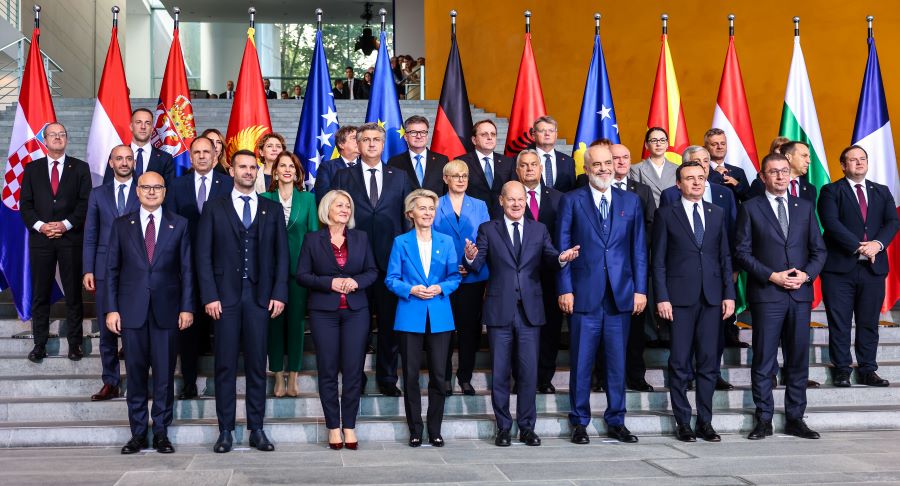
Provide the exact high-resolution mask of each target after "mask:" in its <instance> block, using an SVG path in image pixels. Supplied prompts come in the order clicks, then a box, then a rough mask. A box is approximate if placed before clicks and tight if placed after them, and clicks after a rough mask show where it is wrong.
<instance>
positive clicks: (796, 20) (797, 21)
mask: <svg viewBox="0 0 900 486" xmlns="http://www.w3.org/2000/svg"><path fill="white" fill-rule="evenodd" d="M794 37H800V17H794Z"/></svg>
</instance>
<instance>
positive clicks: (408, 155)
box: [388, 115, 448, 196]
mask: <svg viewBox="0 0 900 486" xmlns="http://www.w3.org/2000/svg"><path fill="white" fill-rule="evenodd" d="M403 129H404V130H405V132H406V133H405V134H404V135H403V138H405V139H406V145H408V146H409V150H408V151H406V152H403V153H402V154H398V155H395V156H393V157H391V158H390V159H388V165H389V166H391V167H396V168H398V169H400V170H402V171H404V172H406V177H407V179H409V182H410V184H411V185H412V188H413V189H428V190H429V191H432V192H434V193H435V194H437V195H438V196H443V195H444V194H446V193H447V184H444V166H445V165H447V162H448V159H447V156H446V155H444V154H439V153H437V152H432V151H430V150H428V148H427V144H428V119H427V118H425V117H424V116H419V115H413V116H411V117H409V118H407V119H406V122H405V123H404V124H403Z"/></svg>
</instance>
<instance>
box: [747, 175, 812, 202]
mask: <svg viewBox="0 0 900 486" xmlns="http://www.w3.org/2000/svg"><path fill="white" fill-rule="evenodd" d="M798 181H799V186H798V190H797V193H798V194H799V195H800V199H803V200H804V201H808V202H809V203H811V204H812V205H813V206H815V205H816V186H814V185H812V184H810V183H809V181H807V180H806V176H800V178H799V179H798ZM790 192H791V186H790V185H788V194H790ZM765 194H766V185H765V184H763V181H762V179H760V178H759V177H757V178H756V180H754V181H753V183H752V184H750V190H748V191H747V194H746V196H745V200H746V199H751V198H754V197H758V196H765Z"/></svg>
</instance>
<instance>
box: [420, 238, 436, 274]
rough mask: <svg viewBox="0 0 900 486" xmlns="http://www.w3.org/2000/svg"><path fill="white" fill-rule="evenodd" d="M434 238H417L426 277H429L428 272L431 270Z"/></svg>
mask: <svg viewBox="0 0 900 486" xmlns="http://www.w3.org/2000/svg"><path fill="white" fill-rule="evenodd" d="M432 241H434V240H433V239H431V240H428V241H422V240H420V239H419V238H416V243H417V244H418V247H419V259H420V260H422V270H425V278H428V272H429V271H431V242H432Z"/></svg>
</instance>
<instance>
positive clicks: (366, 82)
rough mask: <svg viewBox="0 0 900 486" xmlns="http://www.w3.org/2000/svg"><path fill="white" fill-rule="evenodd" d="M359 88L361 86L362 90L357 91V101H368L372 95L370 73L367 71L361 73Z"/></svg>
mask: <svg viewBox="0 0 900 486" xmlns="http://www.w3.org/2000/svg"><path fill="white" fill-rule="evenodd" d="M360 86H362V89H361V90H359V99H361V100H367V99H369V96H371V94H372V73H370V72H369V71H366V72H365V73H363V82H362V84H360Z"/></svg>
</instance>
